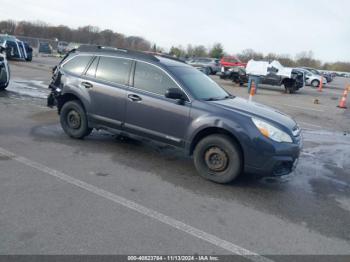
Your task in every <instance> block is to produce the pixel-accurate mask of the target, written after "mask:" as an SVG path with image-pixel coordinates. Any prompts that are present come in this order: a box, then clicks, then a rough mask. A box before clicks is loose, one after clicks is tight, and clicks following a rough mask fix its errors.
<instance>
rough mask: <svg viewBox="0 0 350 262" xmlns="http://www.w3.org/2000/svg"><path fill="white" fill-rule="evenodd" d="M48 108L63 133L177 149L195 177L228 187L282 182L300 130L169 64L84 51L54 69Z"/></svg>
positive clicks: (123, 53) (132, 54) (131, 54)
mask: <svg viewBox="0 0 350 262" xmlns="http://www.w3.org/2000/svg"><path fill="white" fill-rule="evenodd" d="M49 88H50V89H51V94H50V96H49V97H48V106H57V108H58V113H59V115H60V122H61V126H62V128H63V130H64V131H65V133H66V134H67V135H68V136H70V137H72V138H78V139H82V138H84V137H85V136H87V135H89V134H90V133H91V131H92V130H93V129H104V130H108V131H110V132H112V133H115V134H120V135H123V136H129V137H132V138H143V139H151V140H154V141H157V142H161V143H165V144H167V145H172V146H177V147H180V148H182V149H183V150H184V151H185V152H186V153H187V154H188V155H190V156H193V160H194V165H195V167H196V169H197V171H198V173H199V174H200V175H201V176H202V177H204V178H206V179H209V180H212V181H215V182H217V183H228V182H230V181H232V180H234V179H236V178H237V177H238V176H239V175H240V174H241V173H248V174H249V173H251V174H257V175H259V176H283V175H287V174H289V173H290V172H292V171H293V170H294V168H295V166H296V163H297V161H298V158H299V153H300V149H301V144H302V142H301V134H300V128H299V127H298V125H297V124H296V122H295V121H294V120H293V119H291V118H290V117H288V116H286V115H285V114H282V113H279V112H278V111H276V110H275V109H271V108H269V107H266V106H263V105H260V104H257V103H254V102H249V101H247V100H245V99H242V98H238V97H235V96H233V95H230V94H229V93H227V92H226V91H225V90H224V89H223V88H221V87H220V86H219V85H218V84H216V83H215V82H214V81H213V80H212V79H211V78H209V77H208V76H206V75H204V74H203V73H201V72H199V71H198V70H196V69H195V68H193V67H192V66H189V65H187V64H186V63H183V62H179V60H177V59H174V58H172V59H169V58H164V57H161V56H157V55H151V54H145V53H142V52H136V51H129V50H125V49H116V48H106V47H100V46H91V47H84V48H82V47H81V48H78V49H77V50H74V51H72V52H70V53H69V54H68V55H67V56H66V57H65V58H64V59H63V60H62V61H61V63H60V64H59V65H58V66H57V67H56V68H55V70H54V73H53V80H52V82H51V84H50V86H49Z"/></svg>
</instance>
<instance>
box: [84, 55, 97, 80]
mask: <svg viewBox="0 0 350 262" xmlns="http://www.w3.org/2000/svg"><path fill="white" fill-rule="evenodd" d="M97 64H98V57H95V59H94V61H93V62H92V63H91V65H90V66H89V69H88V70H87V71H86V76H89V77H95V76H96V69H97Z"/></svg>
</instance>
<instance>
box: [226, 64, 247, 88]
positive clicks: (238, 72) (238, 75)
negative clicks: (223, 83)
mask: <svg viewBox="0 0 350 262" xmlns="http://www.w3.org/2000/svg"><path fill="white" fill-rule="evenodd" d="M220 78H221V79H230V80H232V82H234V83H236V84H239V85H240V86H243V85H244V84H246V83H248V75H247V73H246V71H245V68H244V67H241V66H233V67H230V68H228V69H227V70H226V71H225V73H224V74H223V73H221V74H220Z"/></svg>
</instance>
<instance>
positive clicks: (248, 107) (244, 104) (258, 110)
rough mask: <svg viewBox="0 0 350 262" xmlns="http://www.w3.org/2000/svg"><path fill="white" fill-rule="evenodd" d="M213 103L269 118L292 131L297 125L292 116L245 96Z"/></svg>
mask: <svg viewBox="0 0 350 262" xmlns="http://www.w3.org/2000/svg"><path fill="white" fill-rule="evenodd" d="M213 103H215V105H217V106H220V107H222V108H225V109H227V110H235V111H241V112H242V113H246V114H249V115H251V116H255V117H257V118H261V119H264V120H267V121H269V122H272V123H274V124H276V125H282V126H284V127H286V128H288V129H289V130H291V131H292V130H293V128H294V127H295V126H296V122H295V121H294V120H293V119H292V118H291V117H290V116H288V115H286V114H284V113H281V112H280V111H278V110H276V109H273V108H271V107H268V106H265V105H262V104H259V103H255V102H250V101H248V100H246V99H243V98H239V97H235V98H233V99H225V100H218V101H214V102H213Z"/></svg>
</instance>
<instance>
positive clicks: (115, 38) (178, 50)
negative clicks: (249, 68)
mask: <svg viewBox="0 0 350 262" xmlns="http://www.w3.org/2000/svg"><path fill="white" fill-rule="evenodd" d="M0 33H3V34H10V35H16V36H26V37H36V38H45V39H58V40H60V41H67V42H75V43H83V44H97V45H104V46H113V47H118V48H127V49H132V50H140V51H154V52H164V49H163V48H161V47H158V46H157V45H156V44H151V42H150V41H148V40H146V39H144V38H143V37H139V36H126V35H124V34H121V33H118V32H114V31H112V30H109V29H104V30H101V29H100V28H98V27H96V26H91V25H88V26H83V27H79V28H77V29H72V28H69V27H68V26H65V25H58V26H52V25H49V24H47V23H45V22H29V21H19V22H17V21H14V20H6V21H0ZM169 54H171V55H173V56H176V57H181V58H190V57H208V56H209V57H213V58H221V57H223V56H225V55H228V54H227V53H226V52H225V50H224V47H223V45H222V44H221V43H215V44H213V46H211V47H205V46H204V45H191V44H189V45H187V47H183V46H181V45H180V46H172V47H171V48H170V51H169ZM235 56H236V57H238V58H239V59H240V60H241V61H242V62H247V61H249V60H250V59H255V60H278V61H280V63H281V64H282V65H284V66H289V67H298V66H307V67H313V68H318V69H324V70H330V71H343V72H350V63H349V62H335V63H322V62H321V61H320V60H318V59H316V58H314V55H313V53H312V51H308V52H306V51H304V52H300V53H299V54H297V55H296V56H295V57H291V56H290V55H288V54H275V53H269V54H267V55H264V54H263V53H260V52H256V51H254V50H252V49H245V50H243V51H242V52H240V53H237V54H235Z"/></svg>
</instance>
